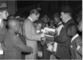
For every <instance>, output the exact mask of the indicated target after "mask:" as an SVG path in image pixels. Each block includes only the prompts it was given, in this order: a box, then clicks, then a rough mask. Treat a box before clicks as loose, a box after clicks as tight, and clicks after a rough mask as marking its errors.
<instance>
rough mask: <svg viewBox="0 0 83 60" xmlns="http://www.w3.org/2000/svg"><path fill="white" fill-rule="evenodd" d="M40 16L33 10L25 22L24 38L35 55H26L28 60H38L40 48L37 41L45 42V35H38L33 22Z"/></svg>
mask: <svg viewBox="0 0 83 60" xmlns="http://www.w3.org/2000/svg"><path fill="white" fill-rule="evenodd" d="M39 16H40V14H39V12H38V11H37V10H36V9H33V10H31V12H30V15H29V16H28V18H27V19H26V20H25V21H24V25H23V30H24V36H25V37H26V41H27V42H26V43H27V46H30V47H32V48H33V53H32V54H29V55H26V58H25V59H26V60H27V59H28V60H29V59H30V60H36V57H37V52H38V47H37V41H42V40H45V34H43V33H41V34H37V32H36V31H37V30H36V27H35V25H34V23H33V22H35V21H36V20H38V18H39Z"/></svg>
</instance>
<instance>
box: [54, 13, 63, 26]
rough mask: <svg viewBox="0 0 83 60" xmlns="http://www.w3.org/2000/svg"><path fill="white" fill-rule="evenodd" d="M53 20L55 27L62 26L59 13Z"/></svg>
mask: <svg viewBox="0 0 83 60" xmlns="http://www.w3.org/2000/svg"><path fill="white" fill-rule="evenodd" d="M53 20H54V25H55V26H56V27H58V26H60V25H61V24H62V22H61V20H60V14H59V13H58V12H57V13H55V14H54V15H53Z"/></svg>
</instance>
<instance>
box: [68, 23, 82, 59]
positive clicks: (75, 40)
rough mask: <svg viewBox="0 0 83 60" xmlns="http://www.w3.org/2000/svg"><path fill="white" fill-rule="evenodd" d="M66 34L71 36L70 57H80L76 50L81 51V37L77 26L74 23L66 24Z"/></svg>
mask: <svg viewBox="0 0 83 60" xmlns="http://www.w3.org/2000/svg"><path fill="white" fill-rule="evenodd" d="M67 35H68V36H69V37H71V45H70V51H71V59H81V58H82V54H79V53H78V51H80V52H81V53H82V43H81V42H82V39H81V37H80V36H79V34H78V33H77V26H76V25H75V24H70V25H68V27H67Z"/></svg>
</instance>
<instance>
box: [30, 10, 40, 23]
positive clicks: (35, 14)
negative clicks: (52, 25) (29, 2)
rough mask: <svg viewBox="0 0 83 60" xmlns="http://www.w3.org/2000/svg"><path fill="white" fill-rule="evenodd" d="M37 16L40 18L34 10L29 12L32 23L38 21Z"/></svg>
mask: <svg viewBox="0 0 83 60" xmlns="http://www.w3.org/2000/svg"><path fill="white" fill-rule="evenodd" d="M39 16H40V13H39V12H38V11H37V10H35V9H34V10H32V11H31V12H30V17H31V18H32V20H33V22H34V21H36V20H38V19H39Z"/></svg>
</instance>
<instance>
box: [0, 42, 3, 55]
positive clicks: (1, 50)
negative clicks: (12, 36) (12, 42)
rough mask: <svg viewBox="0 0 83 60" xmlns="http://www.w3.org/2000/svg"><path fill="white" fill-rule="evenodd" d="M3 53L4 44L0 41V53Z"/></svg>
mask: <svg viewBox="0 0 83 60" xmlns="http://www.w3.org/2000/svg"><path fill="white" fill-rule="evenodd" d="M1 54H3V49H2V46H1V43H0V55H1Z"/></svg>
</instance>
